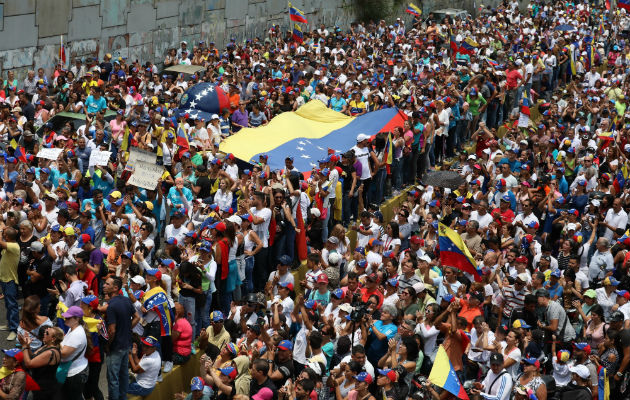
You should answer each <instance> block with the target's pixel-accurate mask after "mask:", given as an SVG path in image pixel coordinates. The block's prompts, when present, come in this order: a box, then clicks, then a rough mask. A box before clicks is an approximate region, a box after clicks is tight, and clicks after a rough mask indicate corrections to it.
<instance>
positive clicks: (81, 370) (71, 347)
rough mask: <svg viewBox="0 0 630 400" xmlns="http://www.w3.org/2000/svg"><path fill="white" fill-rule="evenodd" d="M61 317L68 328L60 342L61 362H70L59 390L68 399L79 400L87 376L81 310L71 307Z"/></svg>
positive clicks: (85, 343) (84, 334) (85, 346)
mask: <svg viewBox="0 0 630 400" xmlns="http://www.w3.org/2000/svg"><path fill="white" fill-rule="evenodd" d="M61 316H62V317H63V318H64V323H65V324H66V326H68V328H70V330H69V331H68V332H67V333H66V335H65V336H64V338H63V341H62V342H61V349H60V350H61V362H70V368H69V369H68V375H67V378H66V381H65V383H64V384H63V387H62V388H61V390H62V391H63V393H64V395H65V396H67V397H68V398H77V397H78V398H81V392H82V391H83V386H84V383H85V382H86V381H87V375H88V360H87V358H85V351H86V350H87V335H86V333H85V329H83V326H82V325H81V324H80V321H81V319H82V318H83V310H82V309H81V307H79V306H72V307H69V308H68V309H67V310H66V312H64V313H63V314H61ZM82 382H83V383H82ZM77 394H78V396H76V395H77ZM71 396H72V397H71Z"/></svg>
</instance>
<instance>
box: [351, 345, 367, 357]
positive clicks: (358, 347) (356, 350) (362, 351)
mask: <svg viewBox="0 0 630 400" xmlns="http://www.w3.org/2000/svg"><path fill="white" fill-rule="evenodd" d="M355 354H363V355H365V347H363V345H361V344H357V345H356V346H353V347H352V355H355Z"/></svg>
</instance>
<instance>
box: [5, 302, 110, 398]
mask: <svg viewBox="0 0 630 400" xmlns="http://www.w3.org/2000/svg"><path fill="white" fill-rule="evenodd" d="M18 303H19V304H20V307H21V306H22V303H23V300H22V299H20V300H19V301H18ZM21 315H22V314H21V312H20V316H21ZM6 324H7V308H6V305H5V302H4V299H2V300H0V325H6ZM7 336H9V332H3V331H0V349H12V348H14V347H16V346H19V345H20V343H19V342H18V341H17V339H16V340H15V341H13V342H9V341H8V340H7ZM98 384H99V387H100V388H101V392H103V397H104V398H105V399H107V368H106V367H105V366H103V368H101V376H100V379H99V382H98ZM86 400H87V399H86Z"/></svg>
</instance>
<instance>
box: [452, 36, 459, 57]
mask: <svg viewBox="0 0 630 400" xmlns="http://www.w3.org/2000/svg"><path fill="white" fill-rule="evenodd" d="M457 53H459V46H458V45H457V40H455V36H453V35H451V57H453V58H454V57H455V56H456V55H457Z"/></svg>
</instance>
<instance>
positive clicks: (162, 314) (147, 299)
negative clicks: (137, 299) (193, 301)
mask: <svg viewBox="0 0 630 400" xmlns="http://www.w3.org/2000/svg"><path fill="white" fill-rule="evenodd" d="M142 305H143V306H144V308H145V309H147V310H153V311H155V313H156V314H157V315H158V317H159V318H160V336H170V335H171V327H172V326H173V320H174V319H175V318H174V317H173V309H172V308H171V307H170V306H169V303H168V298H167V297H166V292H165V291H164V289H162V288H161V287H159V286H158V287H154V288H153V289H151V290H149V291H148V292H146V293H145V294H144V297H143V298H142Z"/></svg>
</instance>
